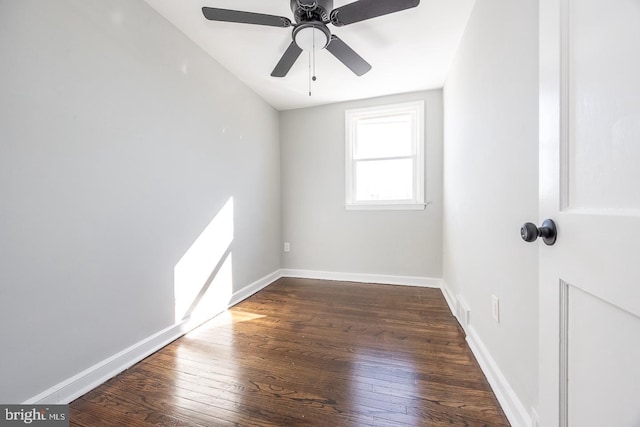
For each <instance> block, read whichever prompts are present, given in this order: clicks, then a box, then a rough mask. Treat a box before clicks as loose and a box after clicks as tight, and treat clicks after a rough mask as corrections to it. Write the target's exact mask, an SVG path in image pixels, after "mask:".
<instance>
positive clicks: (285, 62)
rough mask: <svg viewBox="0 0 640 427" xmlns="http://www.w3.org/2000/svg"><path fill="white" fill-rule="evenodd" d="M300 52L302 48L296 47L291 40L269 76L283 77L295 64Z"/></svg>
mask: <svg viewBox="0 0 640 427" xmlns="http://www.w3.org/2000/svg"><path fill="white" fill-rule="evenodd" d="M301 53H302V49H300V48H299V47H298V45H297V44H296V42H291V44H290V45H289V47H288V48H287V50H286V51H285V52H284V55H282V58H280V61H279V62H278V65H276V68H274V69H273V71H272V72H271V77H284V76H286V75H287V73H288V72H289V70H290V69H291V67H293V64H295V62H296V60H297V59H298V57H299V56H300V54H301Z"/></svg>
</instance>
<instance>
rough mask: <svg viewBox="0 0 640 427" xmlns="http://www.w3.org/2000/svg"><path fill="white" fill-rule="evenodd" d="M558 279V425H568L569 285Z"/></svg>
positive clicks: (565, 426) (562, 426) (566, 426)
mask: <svg viewBox="0 0 640 427" xmlns="http://www.w3.org/2000/svg"><path fill="white" fill-rule="evenodd" d="M570 286H571V285H570V284H568V283H567V282H565V281H564V280H562V279H560V304H559V305H560V307H559V308H560V362H559V366H560V378H559V379H558V381H559V382H558V385H559V389H560V402H559V403H560V420H559V425H560V427H568V426H569V287H570Z"/></svg>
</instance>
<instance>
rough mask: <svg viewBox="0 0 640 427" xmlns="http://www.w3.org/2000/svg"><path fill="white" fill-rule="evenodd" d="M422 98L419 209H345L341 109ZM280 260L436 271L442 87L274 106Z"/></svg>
mask: <svg viewBox="0 0 640 427" xmlns="http://www.w3.org/2000/svg"><path fill="white" fill-rule="evenodd" d="M419 99H424V100H425V109H426V122H425V129H426V140H425V141H426V189H427V200H428V201H429V202H430V203H429V206H427V208H426V210H424V211H347V210H345V207H344V203H345V194H344V193H345V184H344V176H345V159H344V157H345V148H344V134H345V130H344V112H345V110H346V109H349V108H360V107H368V106H374V105H383V104H389V103H396V102H406V101H412V100H419ZM280 137H281V165H282V173H281V177H282V216H283V239H284V241H288V242H290V243H291V252H289V253H285V254H284V256H283V267H285V268H292V269H304V270H315V271H326V272H340V273H360V274H362V273H364V274H385V275H400V276H418V277H431V278H439V277H442V91H440V90H434V91H428V92H416V93H410V94H404V95H396V96H390V97H382V98H375V99H369V100H362V101H354V102H346V103H339V104H332V105H326V106H321V107H313V108H305V109H299V110H290V111H285V112H282V113H281V114H280Z"/></svg>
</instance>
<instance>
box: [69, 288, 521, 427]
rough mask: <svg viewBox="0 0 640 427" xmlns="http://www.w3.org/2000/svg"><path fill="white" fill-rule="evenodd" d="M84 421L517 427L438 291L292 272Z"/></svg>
mask: <svg viewBox="0 0 640 427" xmlns="http://www.w3.org/2000/svg"><path fill="white" fill-rule="evenodd" d="M70 417H71V423H72V425H76V426H85V427H89V426H95V425H104V426H107V427H108V426H111V425H113V426H115V425H127V426H134V427H135V426H147V425H149V426H150V425H165V426H169V425H171V426H181V425H185V426H186V425H189V426H212V425H216V426H218V425H220V426H225V425H251V426H277V425H332V424H333V425H340V426H351V425H353V426H355V425H358V426H374V425H375V426H393V427H397V426H416V425H426V424H428V425H430V426H440V425H447V426H452V425H453V426H456V425H460V426H475V425H490V426H508V425H509V423H508V421H507V419H506V417H505V416H504V413H503V412H502V410H501V408H500V406H499V405H498V402H497V400H496V398H495V396H494V394H493V392H492V391H491V388H490V387H489V385H488V383H487V381H486V378H485V377H484V375H483V374H482V372H481V370H480V368H479V366H478V363H477V362H476V360H475V358H474V357H473V354H472V353H471V351H470V350H469V348H468V346H467V345H466V342H465V337H464V334H463V332H462V330H461V328H460V327H459V325H458V323H457V321H456V320H455V318H454V317H453V316H452V315H451V313H450V312H449V309H448V307H447V305H446V302H445V300H444V297H443V296H442V293H441V292H440V291H439V290H438V289H429V288H419V287H405V286H388V285H374V284H358V283H350V282H331V281H321V280H306V279H291V278H284V279H280V280H278V281H277V282H275V283H273V284H272V285H270V286H269V287H267V288H265V289H263V290H262V291H260V292H258V293H257V294H255V295H253V296H251V297H249V298H248V299H246V300H245V301H243V302H242V303H240V304H238V305H237V306H235V307H233V308H232V309H230V310H228V312H226V313H225V314H224V315H221V316H219V317H217V318H216V319H213V320H211V321H210V322H208V323H206V324H204V325H203V326H201V327H200V328H198V329H196V330H195V331H193V332H191V333H189V334H188V335H186V336H185V337H183V338H181V339H179V340H177V341H174V342H173V343H171V344H169V345H168V346H166V347H165V348H163V349H161V350H160V351H158V352H156V353H155V354H153V355H151V356H149V357H148V358H146V359H145V360H143V361H142V362H140V363H138V364H137V365H135V366H133V367H132V368H130V369H129V370H127V371H125V372H123V373H122V374H120V375H118V376H116V377H114V378H112V379H111V380H109V381H108V382H106V383H105V384H103V385H102V386H100V387H98V388H96V389H95V390H92V391H91V392H89V393H87V394H86V395H85V396H83V397H81V398H80V399H78V400H76V401H74V402H73V403H72V404H71V411H70Z"/></svg>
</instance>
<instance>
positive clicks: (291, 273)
mask: <svg viewBox="0 0 640 427" xmlns="http://www.w3.org/2000/svg"><path fill="white" fill-rule="evenodd" d="M280 274H281V277H296V278H301V279H319V280H333V281H343V282H360V283H379V284H383V285H404V286H421V287H425V288H440V287H441V284H442V279H436V278H430V277H417V276H390V275H384V274H361V273H342V272H331V271H315V270H295V269H289V268H285V269H282V270H280Z"/></svg>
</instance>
